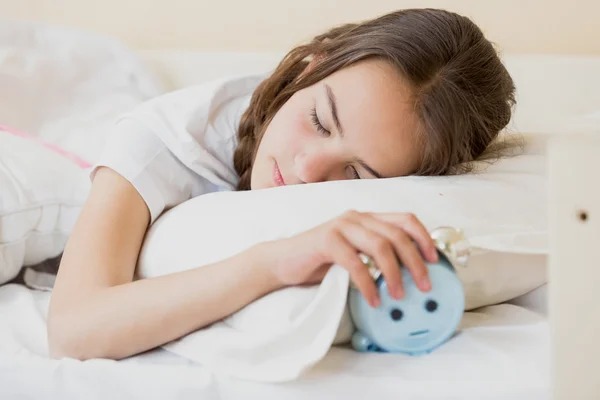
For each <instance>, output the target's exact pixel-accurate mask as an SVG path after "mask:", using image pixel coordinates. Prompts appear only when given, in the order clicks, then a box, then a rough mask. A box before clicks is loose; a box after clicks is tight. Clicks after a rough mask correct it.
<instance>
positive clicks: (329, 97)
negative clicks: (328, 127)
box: [325, 84, 344, 138]
mask: <svg viewBox="0 0 600 400" xmlns="http://www.w3.org/2000/svg"><path fill="white" fill-rule="evenodd" d="M325 91H326V92H327V100H329V109H330V110H331V116H332V117H333V122H334V123H335V126H336V127H337V130H338V132H339V134H340V136H341V137H342V138H343V137H344V129H343V128H342V124H340V119H339V118H338V112H337V104H336V103H335V95H334V94H333V90H331V87H330V86H329V85H328V84H325Z"/></svg>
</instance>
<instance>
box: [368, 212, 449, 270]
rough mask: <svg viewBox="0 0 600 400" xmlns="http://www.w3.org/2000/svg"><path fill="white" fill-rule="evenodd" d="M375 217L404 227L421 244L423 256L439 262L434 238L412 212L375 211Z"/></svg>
mask: <svg viewBox="0 0 600 400" xmlns="http://www.w3.org/2000/svg"><path fill="white" fill-rule="evenodd" d="M371 215H372V216H373V217H375V218H378V219H380V220H382V221H386V222H390V223H392V224H394V225H396V226H398V227H400V228H402V229H403V230H404V231H405V232H406V233H407V234H408V235H409V236H410V237H411V238H412V239H413V240H414V241H415V242H417V245H418V246H419V249H420V251H421V253H422V254H423V257H425V259H426V260H427V261H429V262H432V263H435V262H438V252H437V249H436V247H435V242H434V241H433V238H432V237H431V235H430V234H429V232H428V231H427V228H425V225H423V223H422V222H421V221H419V220H418V219H417V217H416V216H415V215H414V214H410V213H408V214H407V213H380V214H379V213H373V214H371Z"/></svg>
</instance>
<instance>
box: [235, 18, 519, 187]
mask: <svg viewBox="0 0 600 400" xmlns="http://www.w3.org/2000/svg"><path fill="white" fill-rule="evenodd" d="M314 57H318V62H316V63H314V64H315V65H314V67H313V68H311V69H310V71H305V68H306V66H307V65H308V63H309V61H310V60H311V58H314ZM373 57H377V58H381V59H384V60H386V61H387V62H389V63H390V64H391V65H394V66H396V67H397V68H398V70H399V72H400V75H401V76H402V77H403V78H404V79H406V80H407V81H408V83H410V85H411V86H412V88H413V101H414V110H415V112H416V113H417V116H418V118H419V120H420V122H421V129H420V132H419V134H420V135H419V141H420V143H421V145H422V146H423V147H422V148H423V152H422V153H423V156H422V159H421V162H420V168H419V169H418V170H417V171H415V172H414V174H415V175H444V174H450V173H456V172H459V171H460V172H464V171H468V170H470V169H471V162H472V161H475V160H477V159H479V158H482V157H483V155H484V154H490V150H492V148H493V147H494V146H491V144H493V142H494V140H495V139H496V138H497V137H498V134H499V133H500V131H501V130H502V129H503V128H504V127H505V126H506V125H507V124H508V123H509V121H510V118H511V109H512V106H513V105H514V103H515V97H514V91H515V88H514V84H513V81H512V79H511V77H510V75H509V74H508V72H507V70H506V69H505V67H504V65H503V64H502V62H501V61H500V58H499V57H498V54H497V53H496V51H495V49H494V47H493V45H492V44H491V43H490V42H489V41H488V40H486V38H485V37H484V35H483V33H482V32H481V30H480V29H479V28H478V27H477V26H476V25H475V24H474V23H473V22H472V21H471V20H470V19H468V18H466V17H463V16H461V15H458V14H455V13H452V12H448V11H444V10H436V9H408V10H400V11H396V12H393V13H390V14H387V15H384V16H381V17H378V18H375V19H372V20H369V21H366V22H363V23H359V24H347V25H342V26H339V27H336V28H333V29H331V30H329V31H328V32H326V33H324V34H322V35H319V36H317V37H315V38H314V39H313V40H312V41H311V42H310V43H308V44H305V45H301V46H298V47H296V48H294V49H293V50H291V51H290V52H289V53H288V54H287V55H286V56H285V57H284V58H283V60H282V61H281V62H280V63H279V65H278V66H277V68H276V69H275V71H274V72H273V74H272V75H271V76H270V77H269V78H268V79H266V80H265V81H263V82H262V83H261V84H260V85H259V86H258V88H257V89H256V90H255V92H254V93H253V96H252V99H251V101H250V105H249V107H248V109H247V110H246V111H245V113H244V115H243V116H242V119H241V121H240V125H239V130H238V139H239V143H238V147H237V149H236V151H235V153H234V167H235V169H236V172H237V173H238V175H239V177H240V182H239V185H238V190H248V189H250V176H251V173H252V164H253V162H254V157H255V155H256V152H257V149H258V145H259V143H260V140H261V138H262V135H263V134H264V132H265V130H266V127H267V125H268V124H269V122H270V121H271V119H272V118H273V116H274V115H275V114H276V113H277V111H278V110H279V108H280V107H281V106H282V105H283V104H284V103H285V102H286V101H287V100H288V99H289V98H290V97H291V96H292V95H293V94H294V93H295V92H297V91H298V90H301V89H304V88H306V87H308V86H311V85H313V84H315V83H317V82H318V81H320V80H321V79H323V78H325V77H327V76H328V75H330V74H331V73H333V72H335V71H337V70H339V69H341V68H344V67H347V66H349V65H352V64H354V63H356V62H358V61H361V60H365V59H367V58H373ZM302 72H305V73H302ZM301 74H302V75H301ZM501 147H502V146H496V150H497V151H498V150H500V148H501Z"/></svg>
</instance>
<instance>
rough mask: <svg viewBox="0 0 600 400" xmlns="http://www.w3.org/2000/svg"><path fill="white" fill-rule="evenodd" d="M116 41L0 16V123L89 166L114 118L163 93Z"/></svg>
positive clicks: (101, 145)
mask: <svg viewBox="0 0 600 400" xmlns="http://www.w3.org/2000/svg"><path fill="white" fill-rule="evenodd" d="M161 86H162V85H161V84H160V83H159V82H158V80H157V79H156V78H155V77H154V76H153V74H152V73H151V72H150V71H149V70H148V69H147V68H146V67H145V66H144V65H143V64H142V63H141V62H140V61H139V60H138V59H137V57H136V55H135V54H134V53H133V52H131V51H129V50H128V49H127V48H126V47H125V46H123V45H122V44H121V43H119V42H118V41H116V40H114V39H112V38H109V37H106V36H102V35H96V34H93V33H91V32H85V31H81V30H77V29H69V28H65V27H58V26H51V25H44V24H41V23H37V22H27V21H13V20H6V19H2V18H0V88H2V89H1V90H0V123H2V124H5V125H8V126H12V127H15V128H18V129H20V130H22V131H25V132H28V133H30V134H33V135H36V136H38V137H40V138H43V139H44V140H45V141H47V142H49V143H53V144H56V145H58V146H60V147H61V148H63V149H65V150H67V151H70V152H72V153H75V154H77V155H79V156H81V157H83V158H84V159H86V160H88V161H89V162H92V163H94V162H95V161H96V158H97V157H98V155H99V153H100V151H101V150H102V147H103V145H104V143H105V140H106V137H107V132H108V131H109V130H110V128H111V126H112V124H113V122H114V120H115V119H116V117H118V116H119V115H121V114H122V113H124V112H128V111H130V110H131V109H132V108H133V107H135V106H136V105H137V104H139V103H141V102H142V101H144V100H146V99H148V98H150V97H153V96H156V95H158V94H160V93H161V92H162V87H161Z"/></svg>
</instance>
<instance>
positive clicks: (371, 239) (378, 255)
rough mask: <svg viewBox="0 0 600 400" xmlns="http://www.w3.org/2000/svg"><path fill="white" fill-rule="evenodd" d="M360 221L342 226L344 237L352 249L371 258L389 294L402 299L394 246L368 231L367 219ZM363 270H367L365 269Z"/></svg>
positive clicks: (376, 233) (400, 274)
mask: <svg viewBox="0 0 600 400" xmlns="http://www.w3.org/2000/svg"><path fill="white" fill-rule="evenodd" d="M360 220H361V222H355V221H352V222H348V223H346V224H344V226H343V233H344V235H345V237H346V238H347V239H348V240H349V241H350V243H351V244H352V245H353V246H354V247H356V248H357V249H359V250H360V251H362V252H363V253H365V254H368V255H369V256H371V258H373V260H374V261H375V264H376V265H377V268H379V270H380V271H381V273H382V274H383V277H384V279H385V281H386V283H387V285H388V288H389V291H390V294H391V295H392V296H393V297H395V298H398V299H399V298H402V297H403V296H404V290H403V288H402V271H401V269H400V264H399V258H398V255H397V254H396V251H395V247H394V245H393V244H392V243H391V240H390V239H388V238H387V237H386V236H385V235H384V234H380V233H379V232H378V231H377V230H374V229H369V227H368V226H366V223H367V222H366V220H367V218H364V217H361V218H360ZM381 223H382V224H384V223H383V222H381ZM413 247H414V246H413ZM365 269H367V268H366V267H365ZM367 272H368V269H367Z"/></svg>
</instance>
